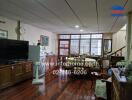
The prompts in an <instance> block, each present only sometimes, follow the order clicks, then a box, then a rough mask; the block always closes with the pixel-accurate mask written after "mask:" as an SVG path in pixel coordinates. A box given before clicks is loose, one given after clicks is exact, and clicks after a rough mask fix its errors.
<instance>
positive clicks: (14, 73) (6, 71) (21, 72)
mask: <svg viewBox="0 0 132 100" xmlns="http://www.w3.org/2000/svg"><path fill="white" fill-rule="evenodd" d="M32 69H33V63H32V61H20V62H16V63H15V64H9V65H0V90H1V89H4V88H7V87H9V86H12V85H15V84H16V83H19V82H22V81H24V80H26V79H30V78H32Z"/></svg>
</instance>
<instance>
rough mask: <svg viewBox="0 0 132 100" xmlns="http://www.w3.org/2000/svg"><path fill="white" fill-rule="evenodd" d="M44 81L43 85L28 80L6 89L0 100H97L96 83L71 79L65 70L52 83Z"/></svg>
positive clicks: (2, 92)
mask: <svg viewBox="0 0 132 100" xmlns="http://www.w3.org/2000/svg"><path fill="white" fill-rule="evenodd" d="M48 78H50V77H48ZM43 79H44V84H41V85H32V80H28V81H25V82H23V83H21V84H18V85H16V86H14V87H10V88H8V89H5V90H3V91H1V92H0V100H95V96H94V87H95V82H94V81H91V80H89V79H73V78H69V77H68V76H67V74H66V73H65V72H64V71H63V70H61V73H60V74H59V75H57V77H55V78H54V79H53V80H51V81H50V82H46V80H45V77H43ZM45 83H46V84H45Z"/></svg>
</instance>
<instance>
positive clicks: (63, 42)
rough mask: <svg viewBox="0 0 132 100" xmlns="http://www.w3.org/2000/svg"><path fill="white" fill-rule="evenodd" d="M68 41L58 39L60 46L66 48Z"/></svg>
mask: <svg viewBox="0 0 132 100" xmlns="http://www.w3.org/2000/svg"><path fill="white" fill-rule="evenodd" d="M68 43H69V41H60V47H64V48H68Z"/></svg>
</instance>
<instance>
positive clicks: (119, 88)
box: [112, 68, 132, 100]
mask: <svg viewBox="0 0 132 100" xmlns="http://www.w3.org/2000/svg"><path fill="white" fill-rule="evenodd" d="M112 71H113V75H112V100H132V98H131V97H132V82H128V81H127V80H126V77H125V76H123V77H120V75H119V73H120V72H119V70H118V68H113V69H112Z"/></svg>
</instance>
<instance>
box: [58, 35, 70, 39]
mask: <svg viewBox="0 0 132 100" xmlns="http://www.w3.org/2000/svg"><path fill="white" fill-rule="evenodd" d="M59 38H60V39H70V35H59Z"/></svg>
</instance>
